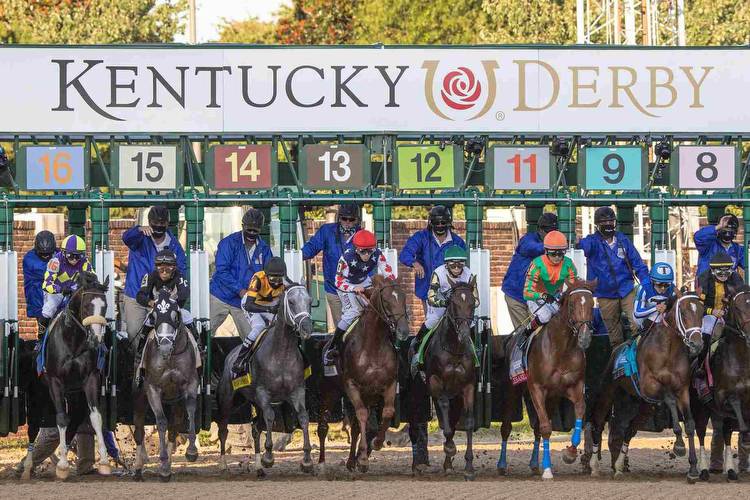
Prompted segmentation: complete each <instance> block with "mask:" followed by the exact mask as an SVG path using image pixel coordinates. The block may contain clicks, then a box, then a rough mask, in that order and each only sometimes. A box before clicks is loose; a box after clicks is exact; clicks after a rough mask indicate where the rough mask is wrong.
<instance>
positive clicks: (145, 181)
mask: <svg viewBox="0 0 750 500" xmlns="http://www.w3.org/2000/svg"><path fill="white" fill-rule="evenodd" d="M112 156H113V160H114V161H113V165H112V166H113V170H114V172H113V174H114V175H113V177H114V179H113V180H114V183H115V188H116V189H122V190H137V191H170V190H174V189H177V186H178V185H180V184H181V183H182V168H178V165H179V166H180V167H181V166H182V162H181V161H178V158H179V157H180V155H179V154H178V150H177V147H176V146H171V145H140V144H139V145H127V146H115V151H114V153H113V155H112Z"/></svg>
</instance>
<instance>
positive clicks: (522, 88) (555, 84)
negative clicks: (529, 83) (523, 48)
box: [513, 60, 560, 111]
mask: <svg viewBox="0 0 750 500" xmlns="http://www.w3.org/2000/svg"><path fill="white" fill-rule="evenodd" d="M513 62H514V63H516V64H517V65H518V106H516V107H515V108H513V110H514V111H542V110H543V109H547V108H549V107H550V106H552V105H553V104H555V101H557V96H558V95H559V94H560V77H559V76H558V75H557V72H556V71H555V69H554V68H553V67H552V66H550V65H549V64H547V63H546V62H544V61H535V60H519V61H513ZM527 64H538V65H539V66H541V67H542V68H544V69H545V70H547V73H549V76H550V78H552V96H551V97H550V99H549V102H547V104H545V105H544V106H541V107H531V106H529V105H528V104H527V103H526V65H527Z"/></svg>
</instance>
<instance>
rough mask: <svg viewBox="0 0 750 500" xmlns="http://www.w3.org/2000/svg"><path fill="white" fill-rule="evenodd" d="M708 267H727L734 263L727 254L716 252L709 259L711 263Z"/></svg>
mask: <svg viewBox="0 0 750 500" xmlns="http://www.w3.org/2000/svg"><path fill="white" fill-rule="evenodd" d="M709 266H710V267H727V266H734V261H733V260H732V258H731V257H730V256H729V254H728V253H726V252H724V251H719V252H716V253H715V254H714V255H713V257H711V262H710V263H709Z"/></svg>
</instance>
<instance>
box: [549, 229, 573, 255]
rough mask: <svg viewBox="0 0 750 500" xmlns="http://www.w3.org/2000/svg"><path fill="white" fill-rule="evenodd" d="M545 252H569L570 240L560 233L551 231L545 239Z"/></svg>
mask: <svg viewBox="0 0 750 500" xmlns="http://www.w3.org/2000/svg"><path fill="white" fill-rule="evenodd" d="M544 249H545V250H567V249H568V238H566V237H565V235H564V234H563V233H561V232H560V231H550V232H549V233H547V234H546V235H545V237H544Z"/></svg>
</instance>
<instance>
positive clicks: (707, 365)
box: [690, 338, 721, 403]
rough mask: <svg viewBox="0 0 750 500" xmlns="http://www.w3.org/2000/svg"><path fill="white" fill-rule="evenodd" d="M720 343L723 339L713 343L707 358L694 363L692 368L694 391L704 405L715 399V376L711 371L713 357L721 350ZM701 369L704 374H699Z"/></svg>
mask: <svg viewBox="0 0 750 500" xmlns="http://www.w3.org/2000/svg"><path fill="white" fill-rule="evenodd" d="M720 342H721V338H719V339H718V340H716V341H714V342H712V343H711V346H710V348H709V349H708V352H707V353H706V356H705V357H703V358H698V359H696V360H695V361H693V364H692V366H691V367H690V372H691V374H692V384H693V389H695V392H696V393H697V394H698V398H700V400H701V401H702V402H703V403H708V402H710V401H711V400H712V399H713V397H714V374H713V371H712V370H711V355H712V354H713V353H715V352H716V349H718V348H719V343H720ZM701 367H702V368H703V370H702V371H703V373H702V374H699V373H698V369H699V368H701Z"/></svg>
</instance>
